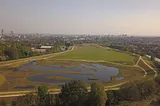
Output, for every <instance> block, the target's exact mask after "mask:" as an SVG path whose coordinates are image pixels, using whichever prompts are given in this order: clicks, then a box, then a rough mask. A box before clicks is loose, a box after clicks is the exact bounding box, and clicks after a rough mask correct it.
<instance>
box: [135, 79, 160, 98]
mask: <svg viewBox="0 0 160 106" xmlns="http://www.w3.org/2000/svg"><path fill="white" fill-rule="evenodd" d="M137 87H138V90H139V94H140V97H141V99H148V98H149V97H152V96H153V95H155V93H156V92H157V88H156V86H155V82H154V81H153V80H149V81H142V82H140V83H138V84H137Z"/></svg>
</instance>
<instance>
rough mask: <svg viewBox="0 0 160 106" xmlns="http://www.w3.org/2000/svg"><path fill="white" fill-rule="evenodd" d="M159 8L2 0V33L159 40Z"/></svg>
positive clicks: (148, 2)
mask: <svg viewBox="0 0 160 106" xmlns="http://www.w3.org/2000/svg"><path fill="white" fill-rule="evenodd" d="M159 5H160V1H159V0H16V2H15V1H13V0H1V3H0V14H1V16H0V29H4V31H5V32H10V31H11V30H12V31H14V32H16V33H52V34H128V35H150V36H153V35H156V36H159V35H160V30H159V28H160V6H159Z"/></svg>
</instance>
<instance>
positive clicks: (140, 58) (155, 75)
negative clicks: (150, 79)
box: [136, 56, 158, 77]
mask: <svg viewBox="0 0 160 106" xmlns="http://www.w3.org/2000/svg"><path fill="white" fill-rule="evenodd" d="M140 60H141V61H142V62H143V63H144V64H145V65H146V66H147V67H148V68H150V69H151V70H153V71H154V73H155V74H154V77H157V75H158V73H157V71H156V70H155V69H154V68H153V67H151V66H150V65H149V64H148V63H146V62H145V60H143V59H142V57H141V56H139V59H138V61H137V63H136V65H137V66H138V63H139V61H140ZM139 67H140V66H139ZM141 69H143V68H142V67H141ZM143 70H144V69H143ZM144 71H145V70H144ZM145 73H146V74H147V72H146V71H145Z"/></svg>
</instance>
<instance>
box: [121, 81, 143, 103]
mask: <svg viewBox="0 0 160 106" xmlns="http://www.w3.org/2000/svg"><path fill="white" fill-rule="evenodd" d="M118 95H119V99H120V100H121V101H125V100H127V101H139V100H140V94H139V91H138V87H137V85H136V84H135V82H130V83H127V84H125V85H123V86H122V87H121V89H120V90H119V93H118Z"/></svg>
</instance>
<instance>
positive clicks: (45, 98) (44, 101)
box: [38, 86, 50, 106]
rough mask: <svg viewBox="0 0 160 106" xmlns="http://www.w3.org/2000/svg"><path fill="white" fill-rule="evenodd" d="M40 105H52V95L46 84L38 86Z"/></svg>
mask: <svg viewBox="0 0 160 106" xmlns="http://www.w3.org/2000/svg"><path fill="white" fill-rule="evenodd" d="M38 106H50V96H49V93H48V88H47V87H46V86H39V87H38Z"/></svg>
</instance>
